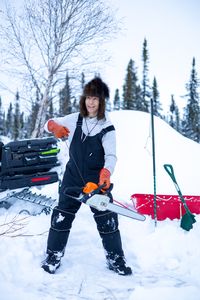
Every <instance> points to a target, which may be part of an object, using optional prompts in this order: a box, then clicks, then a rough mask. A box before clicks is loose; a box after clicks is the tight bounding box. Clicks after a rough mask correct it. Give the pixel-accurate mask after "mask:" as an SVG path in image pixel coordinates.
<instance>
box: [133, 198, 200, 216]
mask: <svg viewBox="0 0 200 300" xmlns="http://www.w3.org/2000/svg"><path fill="white" fill-rule="evenodd" d="M183 197H184V199H185V202H186V204H187V206H188V208H189V210H190V211H191V213H194V214H200V196H183ZM131 199H132V201H133V203H134V206H135V209H136V210H137V211H138V212H139V213H140V214H143V215H149V216H151V217H152V219H154V195H153V194H133V195H132V196H131ZM156 207H157V220H158V221H162V220H165V219H166V218H169V219H171V220H174V219H180V218H181V217H182V216H183V215H184V214H185V209H184V207H183V204H182V202H181V200H180V198H179V196H177V195H156Z"/></svg>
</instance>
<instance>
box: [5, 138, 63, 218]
mask: <svg viewBox="0 0 200 300" xmlns="http://www.w3.org/2000/svg"><path fill="white" fill-rule="evenodd" d="M59 151H60V149H59V148H58V146H57V140H56V139H55V138H53V137H49V138H42V139H30V140H28V139H27V140H20V141H12V142H9V143H7V144H5V145H4V144H3V143H0V208H2V207H3V208H6V209H8V208H10V207H11V206H12V205H13V204H14V203H16V201H18V200H21V201H23V206H24V207H25V206H26V205H25V203H31V205H29V208H28V209H25V208H24V209H22V210H21V211H20V212H22V211H25V210H26V212H27V213H29V214H38V213H41V212H42V211H45V212H46V213H49V212H50V210H51V207H52V206H53V205H54V203H55V201H56V200H55V199H52V198H50V197H49V198H48V197H46V196H45V195H41V194H37V193H32V191H31V187H35V186H37V187H39V186H40V187H41V186H43V185H47V184H51V183H54V182H57V181H59V176H58V172H57V171H56V167H58V166H59V165H60V163H59V160H58V153H59Z"/></svg>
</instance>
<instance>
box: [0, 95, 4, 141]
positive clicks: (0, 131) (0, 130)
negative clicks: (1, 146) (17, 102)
mask: <svg viewBox="0 0 200 300" xmlns="http://www.w3.org/2000/svg"><path fill="white" fill-rule="evenodd" d="M0 135H5V113H4V111H3V106H2V100H1V96H0Z"/></svg>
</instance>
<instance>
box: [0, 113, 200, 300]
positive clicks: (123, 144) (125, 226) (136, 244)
mask: <svg viewBox="0 0 200 300" xmlns="http://www.w3.org/2000/svg"><path fill="white" fill-rule="evenodd" d="M110 116H111V119H112V121H113V123H114V125H115V127H116V130H117V131H116V132H117V154H118V162H117V166H116V170H115V172H114V174H113V176H112V181H113V183H114V191H113V195H114V197H115V199H116V200H118V201H124V202H126V203H129V202H130V200H129V199H130V196H131V195H132V194H134V193H153V171H152V155H151V152H152V151H151V125H150V115H149V114H146V113H142V112H134V111H118V112H117V111H115V112H112V113H111V114H110ZM155 140H156V186H157V193H160V194H177V192H176V190H175V187H174V185H173V182H172V181H171V179H170V177H169V175H168V174H167V173H166V171H165V170H164V168H163V164H165V163H170V164H172V165H173V167H174V172H175V175H176V178H177V182H178V184H179V186H180V188H181V191H182V193H183V194H185V195H200V185H199V184H198V181H199V177H198V173H199V170H200V160H199V151H200V145H199V144H197V143H195V142H193V141H191V140H189V139H187V138H184V137H183V136H181V135H180V134H178V133H177V132H176V131H174V130H173V129H172V128H171V127H169V126H168V125H167V124H166V123H165V122H164V121H162V120H160V119H158V118H156V117H155ZM60 146H61V147H62V151H61V157H60V158H61V161H62V162H64V161H65V160H66V157H67V153H66V150H67V147H66V144H65V142H63V143H61V144H60ZM62 169H64V166H63V167H62ZM33 190H34V192H35V191H36V190H37V188H33ZM39 193H43V194H47V195H48V196H52V197H53V198H56V199H57V198H58V184H57V183H54V184H51V185H48V186H45V187H43V188H42V190H39ZM18 205H19V204H18ZM15 209H16V210H17V207H16V208H14V207H11V208H10V209H9V210H5V209H0V225H2V224H5V223H6V222H9V220H12V219H13V218H15V220H16V221H18V223H19V224H20V225H21V227H20V228H19V231H18V232H16V234H18V236H13V235H15V234H11V235H10V236H8V235H2V236H1V237H0V238H1V243H0V257H1V258H0V293H1V294H0V299H1V300H11V299H12V300H26V299H29V300H38V299H40V300H55V299H58V300H60V299H63V300H78V299H87V300H103V299H107V300H108V299H109V300H110V299H115V300H116V299H117V300H122V299H123V300H127V299H129V300H146V299H148V300H155V299H162V300H172V299H173V300H174V299H176V300H188V299H191V300H199V299H200V295H199V293H200V259H199V257H200V235H199V232H200V216H199V215H197V216H196V221H197V222H196V223H195V224H194V228H193V229H192V230H190V231H189V232H187V231H184V230H183V229H182V228H181V227H180V220H173V221H171V220H169V219H166V220H164V221H158V223H157V226H155V222H154V220H152V219H151V218H150V217H149V216H147V218H146V220H145V221H144V222H141V221H135V220H131V219H129V218H125V217H122V216H120V217H119V222H120V231H121V236H122V242H123V248H124V251H125V255H126V259H127V262H128V264H129V265H130V266H131V267H132V269H133V271H134V274H133V275H132V276H128V277H123V276H119V275H117V274H115V273H113V272H112V271H109V270H108V269H107V268H106V264H105V257H104V252H103V248H102V245H101V240H100V237H99V235H98V232H97V230H96V225H95V223H94V220H93V216H92V213H91V212H90V209H89V208H88V207H87V206H85V205H82V207H81V209H80V211H79V213H78V214H77V217H76V219H75V221H74V223H73V227H72V230H71V234H70V238H69V242H68V245H67V248H66V253H65V256H64V258H63V259H62V265H61V267H60V269H59V270H58V271H57V273H56V274H55V275H50V274H48V273H46V272H44V271H43V270H42V269H41V268H40V264H41V261H42V260H43V259H44V258H45V248H46V240H47V234H48V229H49V225H50V215H45V214H41V215H37V216H27V215H18V216H17V215H16V211H15ZM1 231H2V226H0V233H1Z"/></svg>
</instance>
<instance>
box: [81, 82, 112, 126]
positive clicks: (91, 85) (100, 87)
mask: <svg viewBox="0 0 200 300" xmlns="http://www.w3.org/2000/svg"><path fill="white" fill-rule="evenodd" d="M88 96H93V97H98V98H99V109H98V112H97V119H98V120H101V119H103V118H105V108H106V102H105V99H106V98H109V88H108V86H107V85H106V83H104V82H103V81H102V80H101V78H99V77H95V78H94V79H92V80H91V81H89V82H88V83H87V84H86V85H85V87H84V89H83V95H82V96H81V98H80V102H79V107H80V113H81V115H82V116H83V117H87V116H88V111H87V108H86V105H85V100H86V97H88Z"/></svg>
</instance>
